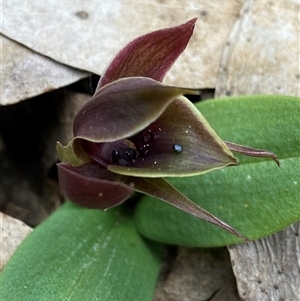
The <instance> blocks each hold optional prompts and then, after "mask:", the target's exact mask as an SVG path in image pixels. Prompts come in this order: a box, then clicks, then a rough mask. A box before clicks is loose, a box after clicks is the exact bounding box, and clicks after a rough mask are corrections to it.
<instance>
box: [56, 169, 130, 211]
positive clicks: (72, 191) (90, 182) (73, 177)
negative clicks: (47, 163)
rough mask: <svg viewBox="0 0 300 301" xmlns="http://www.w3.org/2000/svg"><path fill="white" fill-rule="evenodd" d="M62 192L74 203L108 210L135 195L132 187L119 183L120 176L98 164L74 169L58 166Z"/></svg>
mask: <svg viewBox="0 0 300 301" xmlns="http://www.w3.org/2000/svg"><path fill="white" fill-rule="evenodd" d="M58 177H59V183H60V187H61V190H62V192H63V193H64V195H65V196H66V197H67V198H68V199H69V200H71V201H72V202H74V203H76V204H78V205H81V206H84V207H88V208H99V209H108V208H111V207H114V206H117V205H120V204H121V203H123V202H124V201H126V200H127V199H128V198H129V197H130V195H131V194H132V193H133V189H132V187H130V186H127V185H124V184H122V183H120V182H118V176H117V175H115V174H113V173H111V172H109V171H107V170H105V169H102V168H100V167H99V165H96V164H85V165H82V166H78V167H74V166H72V165H70V164H65V163H59V164H58Z"/></svg>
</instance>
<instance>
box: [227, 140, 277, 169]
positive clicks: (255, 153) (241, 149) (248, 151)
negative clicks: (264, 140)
mask: <svg viewBox="0 0 300 301" xmlns="http://www.w3.org/2000/svg"><path fill="white" fill-rule="evenodd" d="M224 142H225V143H226V146H227V147H228V148H229V149H230V150H231V151H232V152H234V153H237V154H242V155H244V156H249V157H257V158H270V159H272V160H273V161H275V162H276V164H277V166H280V162H279V160H278V158H277V156H276V155H275V154H274V153H272V152H270V151H268V150H265V149H258V148H253V147H250V146H247V145H241V144H237V143H233V142H229V141H224Z"/></svg>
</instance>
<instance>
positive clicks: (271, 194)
mask: <svg viewBox="0 0 300 301" xmlns="http://www.w3.org/2000/svg"><path fill="white" fill-rule="evenodd" d="M197 108H198V109H199V110H200V111H201V112H202V114H203V115H204V116H205V118H206V119H207V120H208V122H209V123H210V125H211V126H212V128H213V129H215V131H216V132H217V134H218V135H220V137H221V138H222V139H224V140H229V141H232V142H236V143H239V144H246V145H249V146H252V147H257V148H261V149H267V150H270V151H273V152H274V153H275V154H276V155H277V156H278V158H279V161H280V167H279V168H278V167H277V166H276V164H275V163H274V162H273V161H271V160H270V159H258V158H251V157H241V156H239V158H240V162H241V165H240V166H237V167H228V168H224V169H221V170H216V171H213V172H211V173H208V174H204V175H201V176H195V177H190V178H168V181H170V183H171V184H173V185H174V186H175V187H176V188H177V189H178V190H179V191H181V192H182V193H183V194H184V195H186V196H187V197H189V198H190V199H191V200H192V201H194V202H195V203H197V204H198V205H200V206H201V207H203V208H204V209H205V210H207V211H209V212H210V213H212V214H214V215H215V216H217V217H218V218H220V219H222V220H223V221H225V222H226V223H228V224H229V225H230V226H232V227H234V228H235V229H236V230H237V231H239V232H240V233H242V234H243V235H244V236H246V237H248V238H250V239H257V238H260V237H263V236H266V235H269V234H271V233H274V232H277V231H279V230H281V229H283V228H284V227H286V226H288V225H289V224H291V223H293V222H295V221H297V220H299V219H300V194H299V185H300V173H299V167H300V156H299V138H300V137H299V125H300V123H299V116H300V115H299V113H300V99H299V98H296V97H285V96H247V97H232V98H224V99H217V100H211V101H207V102H204V103H199V104H197ZM135 223H136V226H137V228H138V230H139V231H140V232H141V233H142V234H143V235H145V236H146V237H148V238H150V239H154V240H157V241H160V242H165V243H171V244H179V245H186V246H197V247H208V246H222V245H228V244H233V243H237V242H240V241H241V240H240V239H239V238H236V237H234V236H233V235H231V234H229V233H226V232H225V231H223V230H221V229H219V228H217V227H215V226H213V225H211V224H209V223H207V222H205V221H203V220H200V219H197V218H195V217H193V216H190V215H188V214H186V213H184V212H181V211H180V210H178V209H176V208H172V207H171V206H169V205H168V204H165V203H163V202H161V201H158V200H156V199H154V198H151V197H148V196H146V197H144V198H143V199H142V201H141V202H140V203H139V204H138V206H137V209H136V212H135ZM157 229H160V230H159V231H157Z"/></svg>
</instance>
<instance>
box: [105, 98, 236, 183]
mask: <svg viewBox="0 0 300 301" xmlns="http://www.w3.org/2000/svg"><path fill="white" fill-rule="evenodd" d="M148 131H150V132H151V135H152V136H151V137H152V140H151V139H150V138H151V137H150V138H149V139H148V138H147V139H148V140H149V141H147V143H146V142H143V143H141V142H139V141H140V140H141V138H142V140H143V139H145V136H143V135H147V132H148ZM146 137H147V136H146ZM131 141H133V142H134V144H135V146H136V148H137V151H138V152H140V153H142V152H143V151H144V150H143V149H144V148H145V149H146V150H147V151H148V152H147V153H146V154H145V155H144V156H141V157H138V158H137V159H136V160H135V162H134V163H131V164H128V165H127V166H120V165H109V166H108V169H109V170H111V171H112V172H114V173H119V174H124V175H131V176H139V177H167V176H190V175H194V174H201V173H204V172H207V171H211V170H213V169H217V168H221V167H225V166H227V165H236V164H237V161H236V159H235V158H234V157H233V155H232V153H231V152H230V151H229V149H228V148H227V147H226V145H225V144H224V142H223V141H222V140H221V139H220V138H219V137H218V136H217V134H216V133H215V132H214V130H213V129H212V128H211V127H210V125H209V124H208V123H207V121H206V120H205V118H204V117H203V116H202V114H201V113H200V112H199V111H198V110H197V109H196V108H195V106H194V105H193V104H192V103H191V102H190V101H188V100H187V99H186V98H185V97H180V98H178V99H176V100H175V101H174V102H172V103H171V104H170V105H169V106H168V108H167V109H166V110H165V111H164V113H163V114H162V115H161V116H160V118H158V119H157V120H156V121H155V122H154V123H152V124H151V125H150V126H149V127H147V128H146V129H144V130H143V131H142V133H140V134H139V135H138V136H136V137H133V138H131ZM147 145H148V146H147ZM174 145H179V146H181V147H182V151H181V152H176V150H174Z"/></svg>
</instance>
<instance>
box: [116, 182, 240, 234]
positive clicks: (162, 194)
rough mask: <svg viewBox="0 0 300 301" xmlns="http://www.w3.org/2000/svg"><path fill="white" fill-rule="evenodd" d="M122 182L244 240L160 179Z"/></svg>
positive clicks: (233, 230)
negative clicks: (131, 184)
mask: <svg viewBox="0 0 300 301" xmlns="http://www.w3.org/2000/svg"><path fill="white" fill-rule="evenodd" d="M121 180H122V182H124V183H125V184H130V183H133V185H134V189H135V190H136V191H138V192H142V193H145V194H148V195H151V196H154V197H156V198H159V199H161V200H163V201H165V202H167V203H169V204H171V205H172V206H175V207H177V208H179V209H180V210H182V211H184V212H187V213H189V214H191V215H193V216H195V217H198V218H201V219H204V220H206V221H208V222H209V223H212V224H214V225H216V226H218V227H221V228H223V229H225V230H226V231H228V232H230V233H231V234H233V235H236V236H238V237H240V238H243V239H245V237H244V236H243V235H241V234H240V233H239V232H237V231H236V230H235V229H233V228H232V227H231V226H229V225H228V224H226V223H225V222H223V221H222V220H220V219H218V218H217V217H215V216H214V215H213V214H211V213H209V212H207V211H206V210H204V209H203V208H201V207H200V206H198V205H197V204H195V203H193V202H192V201H191V200H190V199H188V198H187V197H185V196H184V195H183V194H181V193H180V192H179V191H178V190H177V189H176V188H175V187H174V186H172V185H171V184H170V183H168V182H167V181H166V180H164V179H162V178H156V179H153V178H135V177H122V178H121Z"/></svg>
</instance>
